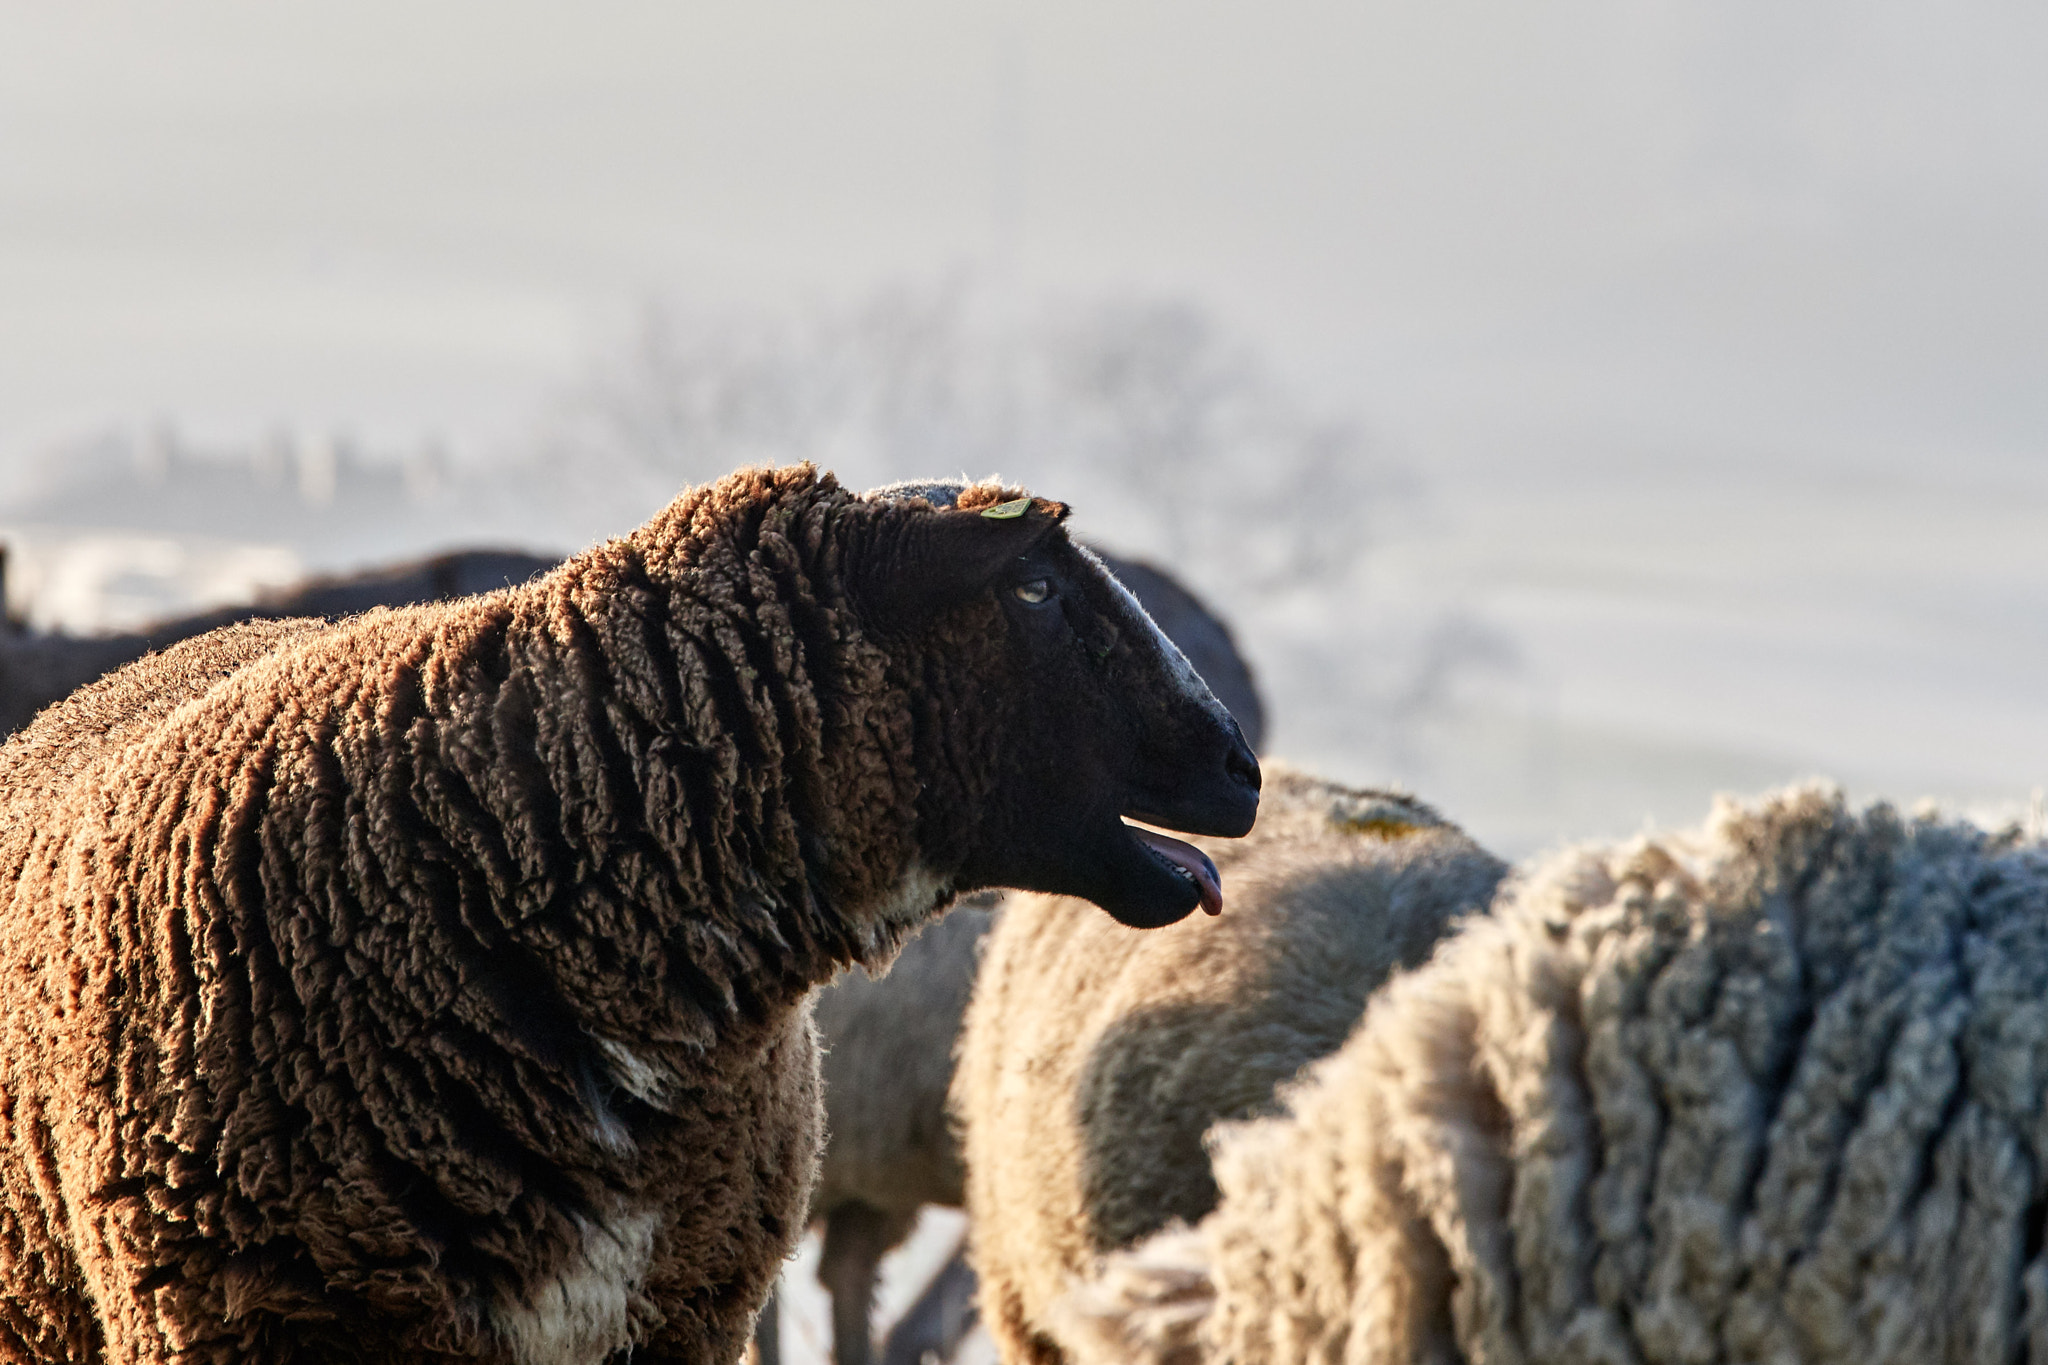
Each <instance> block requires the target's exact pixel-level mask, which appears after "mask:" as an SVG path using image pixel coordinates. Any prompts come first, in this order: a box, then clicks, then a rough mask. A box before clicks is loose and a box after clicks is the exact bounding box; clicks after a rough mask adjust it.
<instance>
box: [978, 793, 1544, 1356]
mask: <svg viewBox="0 0 2048 1365" xmlns="http://www.w3.org/2000/svg"><path fill="white" fill-rule="evenodd" d="M1214 856H1215V858H1216V860H1217V863H1218V865H1219V867H1220V868H1221V870H1222V873H1223V875H1224V876H1225V877H1226V878H1227V880H1228V882H1229V885H1230V888H1231V896H1230V904H1229V907H1228V908H1227V909H1226V911H1225V912H1224V914H1223V915H1222V916H1221V917H1219V918H1214V919H1195V920H1190V921H1188V922H1186V923H1183V924H1180V925H1177V926H1174V927H1173V928H1172V929H1170V930H1161V931H1158V932H1155V933H1150V934H1131V933H1102V932H1098V931H1097V928H1096V926H1095V925H1094V924H1093V923H1091V918H1090V916H1089V914H1088V912H1087V908H1086V907H1085V906H1083V905H1080V904H1078V903H1076V902H1073V901H1070V900H1066V899H1063V898H1059V897H1045V896H1013V897H1011V898H1010V900H1009V902H1008V904H1007V905H1006V906H1005V908H1004V910H1003V913H1002V916H1001V918H1000V919H999V921H998V923H997V926H996V928H995V930H994V932H992V933H991V934H990V935H989V940H988V944H987V946H986V948H985V949H984V952H983V957H982V967H981V974H980V976H979V978H978V979H977V981H976V983H975V992H974V999H973V1001H972V1003H971V1004H970V1005H969V1007H968V1012H967V1024H966V1027H965V1029H964V1031H963V1033H962V1036H961V1044H960V1064H959V1070H958V1074H957V1075H956V1077H955V1080H954V1108H955V1112H956V1113H957V1114H958V1116H959V1119H960V1123H961V1127H962V1142H963V1146H964V1149H965V1154H966V1159H967V1196H968V1198H967V1204H968V1215H969V1236H970V1239H971V1244H972V1254H973V1261H974V1266H975V1270H976V1271H977V1273H978V1274H979V1276H980V1279H981V1316H982V1320H983V1322H984V1323H986V1324H987V1326H988V1328H989V1331H990V1332H991V1334H992V1335H993V1336H994V1338H995V1340H996V1344H997V1347H998V1348H999V1349H1000V1350H1001V1352H1002V1355H1003V1358H1004V1360H1006V1361H1009V1362H1013V1365H1014V1362H1019V1361H1034V1362H1053V1361H1058V1360H1060V1359H1061V1358H1062V1356H1061V1350H1060V1343H1059V1341H1058V1339H1057V1334H1056V1332H1055V1330H1054V1326H1053V1324H1052V1322H1051V1320H1050V1317H1049V1314H1050V1312H1051V1310H1052V1308H1053V1307H1054V1305H1055V1303H1056V1302H1057V1301H1058V1300H1059V1299H1060V1297H1061V1296H1062V1295H1063V1294H1064V1293H1065V1292H1066V1289H1067V1287H1068V1284H1069V1282H1070V1281H1071V1280H1072V1279H1073V1278H1074V1277H1075V1276H1077V1275H1080V1274H1082V1273H1084V1272H1085V1271H1087V1270H1088V1268H1089V1267H1090V1265H1091V1264H1092V1263H1093V1262H1094V1260H1095V1258H1096V1257H1098V1256H1099V1255H1101V1254H1102V1253H1103V1252H1105V1251H1108V1250H1110V1249H1112V1248H1115V1247H1120V1246H1125V1245H1128V1244H1129V1243H1131V1242H1134V1241H1136V1240H1137V1239H1139V1238H1141V1237H1144V1236H1146V1235H1147V1234H1149V1233H1151V1232H1154V1231H1156V1230H1158V1229H1159V1228H1160V1227H1161V1226H1163V1225H1164V1224H1166V1223H1167V1222H1168V1221H1169V1220H1170V1219H1173V1218H1184V1219H1194V1218H1199V1217H1201V1216H1202V1215H1203V1214H1204V1213H1206V1212H1207V1211H1208V1210H1209V1208H1210V1207H1211V1206H1212V1205H1213V1204H1214V1203H1215V1199H1216V1187H1215V1184H1214V1182H1213V1180H1212V1179H1211V1177H1210V1172H1209V1162H1208V1157H1207V1156H1206V1154H1205V1153H1204V1151H1203V1148H1202V1137H1203V1134H1204V1133H1205V1132H1206V1131H1207V1130H1208V1129H1209V1128H1210V1127H1211V1126H1212V1125H1213V1124H1214V1123H1215V1122H1217V1121H1218V1120H1219V1119H1230V1118H1243V1117H1246V1116H1249V1115H1252V1114H1255V1113H1260V1112H1264V1111H1265V1110H1267V1109H1268V1108H1269V1107H1270V1106H1271V1104H1272V1103H1273V1092H1274V1088H1275V1087H1276V1086H1277V1085H1279V1084H1280V1083H1281V1082H1283V1081H1286V1080H1287V1079H1289V1078H1290V1077H1292V1076H1293V1075H1294V1074H1295V1072H1296V1071H1297V1070H1299V1069H1300V1068H1301V1067H1302V1066H1303V1065H1304V1064H1305V1063H1308V1062H1310V1061H1312V1060H1314V1059H1315V1058H1317V1057H1321V1056H1323V1055H1325V1054H1327V1053H1329V1052H1331V1051H1333V1050H1334V1049H1336V1048H1337V1047H1338V1046H1339V1045H1340V1044H1342V1042H1343V1041H1344V1039H1345V1037H1346V1036H1347V1035H1348V1034H1349V1033H1350V1031H1351V1028H1352V1025H1353V1024H1354V1023H1356V1021H1357V1019H1358V1016H1359V1014H1360V1012H1361V1011H1362V1010H1363V1009H1364V1008H1365V1002H1366V998H1367V996H1368V994H1369V993H1370V992H1371V991H1372V990H1373V989H1374V988H1375V987H1376V986H1378V985H1379V984H1380V982H1382V981H1383V980H1385V979H1386V977H1387V975H1388V973H1390V972H1392V971H1395V970H1397V969H1398V968H1401V967H1403V966H1410V965H1413V964H1415V963H1417V962H1419V961H1421V960H1422V959H1423V958H1424V957H1425V956H1426V955H1427V954H1428V952H1429V951H1430V948H1431V946H1432V945H1433V944H1434V943H1435V942H1436V940H1437V939H1438V937H1439V936H1440V935H1442V934H1443V932H1444V931H1445V929H1446V927H1447V925H1448V924H1449V922H1450V921H1451V920H1452V918H1453V917H1454V916H1456V915H1458V914H1461V913H1464V912H1468V911H1473V910H1476V909H1479V908H1481V907H1483V906H1484V905H1485V904H1486V903H1487V900H1488V898H1489V897H1490V896H1491V895H1492V892H1493V888H1494V886H1495V884H1496V883H1497V882H1498V881H1499V879H1500V877H1501V876H1502V874H1503V873H1504V872H1505V871H1506V868H1505V867H1504V865H1503V864H1502V863H1500V861H1499V860H1497V859H1495V858H1493V857H1492V856H1491V855H1489V854H1488V853H1486V852H1485V851H1484V850H1482V849H1481V848H1479V847H1478V846H1477V845H1476V844H1474V843H1473V842H1472V841H1471V840H1470V839H1469V838H1467V837H1466V836H1465V835H1464V834H1463V833H1462V832H1460V831H1459V830H1458V829H1457V828H1456V827H1455V826H1453V825H1451V824H1449V823H1448V822H1446V821H1445V820H1443V819H1442V818H1441V817H1440V816H1438V815H1437V814H1436V813H1435V812H1433V811H1431V810H1430V809H1429V808H1428V807H1427V806H1424V805H1423V804H1422V803H1420V802H1418V801H1415V800H1413V799H1412V798H1408V797H1403V796H1396V795H1391V794H1387V793H1381V792H1366V791H1354V790H1351V789H1348V788H1345V787H1341V786H1339V785H1337V784H1335V783H1331V782H1326V781H1323V780H1321V779H1318V778H1314V777H1311V776H1309V775H1307V774H1304V773H1301V772H1297V771H1292V770H1289V769H1285V768H1277V767H1271V766H1269V769H1268V774H1267V783H1266V793H1265V799H1264V801H1263V803H1262V808H1261V813H1260V816H1259V824H1258V828H1257V829H1256V830H1254V831H1253V833H1252V835H1251V837H1250V838H1248V839H1246V840H1242V841H1240V842H1238V843H1235V844H1232V845H1219V846H1216V847H1215V848H1214ZM1094 918H1100V916H1096V917H1094Z"/></svg>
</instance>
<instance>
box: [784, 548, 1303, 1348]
mask: <svg viewBox="0 0 2048 1365" xmlns="http://www.w3.org/2000/svg"><path fill="white" fill-rule="evenodd" d="M1101 558H1102V561H1103V563H1104V565H1106V566H1107V567H1108V568H1109V570H1110V572H1111V573H1113V574H1115V575H1116V577H1117V580H1118V581H1119V582H1121V583H1122V584H1123V585H1124V586H1125V587H1127V588H1129V589H1130V590H1131V592H1132V594H1133V595H1134V596H1135V597H1137V599H1138V604H1139V605H1140V606H1142V607H1144V609H1145V613H1146V615H1148V616H1150V617H1151V618H1152V620H1153V622H1154V623H1155V624H1156V625H1158V626H1159V628H1160V629H1161V630H1162V631H1164V632H1165V634H1166V638H1167V639H1169V640H1171V641H1173V643H1174V644H1175V645H1176V646H1178V647H1179V649H1180V651H1181V653H1182V654H1184V655H1186V656H1187V660H1188V662H1189V663H1190V664H1192V665H1193V666H1194V669H1195V671H1196V672H1197V673H1199V674H1201V675H1202V680H1203V681H1204V682H1206V683H1208V684H1209V687H1210V690H1211V691H1213V692H1214V693H1215V694H1216V699H1217V700H1218V701H1220V702H1222V703H1223V705H1224V707H1225V708H1226V709H1228V710H1229V712H1230V713H1231V716H1232V718H1233V719H1235V720H1236V721H1237V723H1238V728H1239V729H1240V730H1242V731H1243V732H1244V736H1245V742H1246V743H1248V744H1250V745H1251V746H1252V747H1253V748H1254V749H1257V748H1258V747H1259V745H1260V743H1261V742H1262V740H1263V738H1264V734H1265V706H1264V704H1263V702H1262V701H1261V700H1260V698H1259V694H1258V688H1257V685H1256V684H1255V683H1254V681H1253V679H1252V671H1251V668H1250V666H1249V665H1247V664H1246V663H1245V661H1244V659H1243V657H1242V656H1241V655H1240V654H1239V653H1238V652H1237V647H1236V644H1235V643H1234V642H1233V640H1232V639H1231V635H1230V630H1229V628H1228V627H1227V626H1226V625H1224V623H1223V622H1222V620H1221V619H1219V618H1218V617H1217V616H1216V615H1215V614H1214V613H1213V612H1211V611H1210V610H1209V609H1208V608H1207V607H1205V606H1203V605H1202V603H1201V601H1200V600H1199V599H1198V598H1196V597H1195V595H1194V594H1193V593H1191V592H1189V591H1188V590H1187V589H1186V588H1185V587H1183V586H1181V584H1180V583H1178V582H1177V581H1176V580H1175V579H1174V578H1173V577H1172V576H1171V575H1169V574H1167V573H1164V572H1162V571H1160V570H1158V569H1155V568H1152V567H1151V566H1150V565H1147V564H1142V563H1139V562H1137V561H1135V560H1128V559H1121V558H1118V557H1117V556H1115V555H1109V554H1103V555H1101ZM994 904H995V900H994V898H993V897H990V898H985V899H981V900H980V901H979V903H978V904H976V905H974V906H972V907H969V906H964V905H963V906H962V907H960V908H959V909H957V910H955V911H954V912H953V913H952V914H950V915H948V916H947V917H946V918H945V919H943V920H940V921H938V922H937V923H935V924H933V925H932V926H931V927H930V928H928V929H926V930H924V931H923V932H921V933H920V934H919V935H918V936H917V937H916V938H914V939H912V940H911V941H910V942H909V943H908V944H907V945H905V947H904V949H903V952H902V954H901V955H900V956H899V957H898V958H897V959H896V961H895V963H894V964H893V965H892V966H891V967H890V968H889V970H888V973H887V975H885V976H882V977H879V978H875V977H870V976H869V975H868V974H867V973H866V972H864V971H861V970H859V969H853V970H850V971H848V972H846V973H845V974H844V975H842V976H841V977H840V978H839V979H838V980H837V981H835V982H834V983H833V984H832V985H830V986H827V987H826V988H825V989H824V990H822V991H821V992H819V995H818V1001H817V1007H816V1017H817V1023H818V1035H819V1042H820V1043H821V1045H822V1046H823V1048H824V1054H825V1056H824V1064H823V1079H824V1083H825V1129H826V1136H825V1153H824V1156H823V1158H822V1160H821V1161H820V1163H819V1167H818V1188H817V1191H816V1193H815V1194H814V1195H813V1196H812V1199H811V1214H812V1218H813V1219H814V1220H822V1221H823V1223H824V1245H823V1248H822V1251H821V1254H820V1258H819V1263H818V1278H819V1280H820V1281H821V1282H822V1283H823V1284H824V1285H825V1287H826V1291H827V1293H829V1294H830V1296H831V1299H832V1349H833V1358H834V1359H835V1360H836V1361H837V1362H838V1363H839V1365H862V1362H865V1361H866V1360H867V1359H868V1355H869V1326H868V1316H869V1313H870V1311H871V1308H872V1305H873V1302H874V1292H875V1270H876V1267H877V1265H878V1264H879V1263H880V1260H881V1258H882V1257H883V1256H884V1255H885V1254H886V1253H887V1252H888V1251H889V1250H890V1249H891V1248H893V1247H895V1246H897V1245H898V1244H899V1243H901V1242H902V1240H903V1239H904V1238H905V1237H907V1236H908V1235H909V1233H910V1231H911V1229H912V1228H913V1227H914V1226H915V1225H916V1221H917V1213H918V1210H919V1209H920V1208H921V1207H922V1206H924V1205H925V1204H941V1205H947V1206H951V1207H958V1206H959V1205H961V1204H962V1203H964V1202H965V1201H966V1197H967V1196H966V1191H965V1188H964V1183H963V1182H964V1177H963V1173H962V1168H961V1164H960V1153H959V1145H958V1143H957V1142H956V1141H955V1140H954V1134H953V1125H952V1123H951V1121H950V1120H949V1119H948V1117H947V1114H946V1092H947V1090H948V1088H949V1087H950V1086H951V1084H952V1079H953V1045H954V1043H955V1041H956V1040H957V1038H958V1036H959V1031H960V1020H961V1016H962V1015H963V1014H964V1013H965V1012H966V1009H967V998H968V995H969V993H970V992H971V991H972V989H973V985H974V973H975V968H976V966H977V965H978V963H979V961H980V957H979V946H980V942H981V936H982V935H983V934H984V933H986V932H987V930H988V926H989V921H988V917H987V915H986V914H985V913H982V912H985V911H987V910H988V909H990V908H992V907H993V906H994ZM974 1290H975V1281H974V1272H973V1271H972V1270H971V1269H969V1268H968V1263H967V1260H966V1257H965V1256H964V1254H960V1253H956V1254H955V1255H954V1257H953V1258H952V1259H951V1260H950V1261H949V1262H948V1263H947V1264H946V1266H945V1267H943V1268H942V1269H941V1270H940V1272H939V1274H938V1275H937V1276H935V1277H934V1279H933V1281H932V1283H931V1285H930V1287H929V1288H928V1289H927V1291H926V1293H925V1294H924V1295H923V1296H920V1298H919V1299H918V1301H917V1302H916V1303H915V1304H913V1305H912V1306H911V1308H910V1310H909V1311H908V1312H906V1313H905V1314H904V1316H903V1318H902V1320H901V1321H899V1322H898V1324H897V1326H896V1328H895V1329H894V1330H893V1331H892V1332H891V1333H890V1338H889V1341H888V1342H887V1343H885V1346H884V1351H883V1355H884V1359H885V1360H894V1359H901V1360H903V1361H905V1362H910V1363H912V1365H914V1363H915V1362H917V1361H920V1360H922V1359H923V1357H924V1354H925V1353H926V1352H927V1351H931V1352H936V1353H937V1354H938V1355H939V1356H940V1357H941V1358H944V1357H947V1356H950V1355H951V1353H952V1349H953V1347H955V1346H956V1345H957V1344H958V1342H959V1340H960V1338H961V1336H962V1335H964V1334H965V1332H966V1331H967V1330H968V1328H970V1327H971V1326H972V1325H973V1321H974V1312H973V1296H974ZM756 1340H757V1343H758V1345H759V1347H760V1352H759V1355H760V1360H761V1361H762V1365H777V1362H778V1361H779V1360H780V1356H781V1351H780V1341H779V1331H778V1322H777V1317H776V1312H775V1303H774V1300H770V1302H769V1306H768V1308H767V1309H766V1310H764V1311H763V1313H762V1314H761V1319H760V1322H759V1324H758V1325H757V1328H756Z"/></svg>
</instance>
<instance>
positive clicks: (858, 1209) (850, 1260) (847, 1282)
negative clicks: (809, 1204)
mask: <svg viewBox="0 0 2048 1365" xmlns="http://www.w3.org/2000/svg"><path fill="white" fill-rule="evenodd" d="M901 1221H902V1220H901V1219H899V1218H891V1217H890V1216H889V1215H888V1214H886V1213H883V1212H882V1211H881V1210H880V1209H878V1208H875V1207H874V1206H873V1205H871V1204H863V1203H860V1202H858V1201H850V1202H848V1203H844V1204H841V1205H839V1206H838V1207H837V1208H835V1209H833V1210H832V1211H831V1212H830V1213H828V1214H826V1215H825V1246H824V1250H823V1252H822V1253H821V1254H820V1256H819V1257H818V1279H819V1281H820V1282H821V1283H822V1284H823V1285H824V1286H825V1289H826V1292H828V1293H830V1294H831V1295H832V1359H833V1361H834V1365H868V1356H869V1355H870V1353H871V1351H872V1341H873V1338H872V1337H871V1336H870V1335H869V1330H868V1314H869V1312H870V1310H871V1309H872V1308H873V1306H874V1299H875V1267H876V1266H878V1265H880V1264H881V1261H882V1256H883V1253H885V1252H887V1251H888V1250H889V1248H890V1247H892V1246H894V1245H895V1243H896V1234H897V1232H898V1224H899V1223H900V1222H901Z"/></svg>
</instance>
